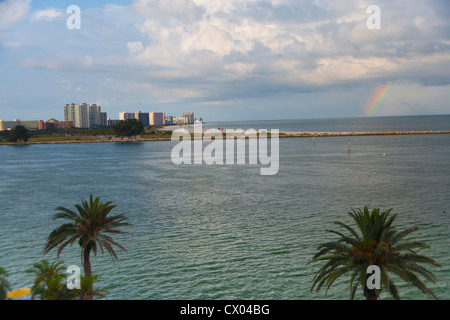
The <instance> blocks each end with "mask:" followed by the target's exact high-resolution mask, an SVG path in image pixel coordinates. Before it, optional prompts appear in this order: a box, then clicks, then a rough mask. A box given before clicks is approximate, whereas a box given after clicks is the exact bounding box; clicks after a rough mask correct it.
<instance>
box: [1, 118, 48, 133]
mask: <svg viewBox="0 0 450 320" xmlns="http://www.w3.org/2000/svg"><path fill="white" fill-rule="evenodd" d="M17 126H24V127H25V128H27V129H28V130H38V129H39V121H38V120H30V121H22V120H19V119H14V121H3V120H0V131H3V130H11V129H14V128H15V127H17Z"/></svg>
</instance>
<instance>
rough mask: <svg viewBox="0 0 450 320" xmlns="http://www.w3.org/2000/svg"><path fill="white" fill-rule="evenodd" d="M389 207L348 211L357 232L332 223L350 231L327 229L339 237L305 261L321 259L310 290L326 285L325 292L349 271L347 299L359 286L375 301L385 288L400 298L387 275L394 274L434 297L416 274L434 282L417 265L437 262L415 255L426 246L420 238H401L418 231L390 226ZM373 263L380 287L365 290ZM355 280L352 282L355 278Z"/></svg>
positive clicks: (352, 295) (393, 295)
mask: <svg viewBox="0 0 450 320" xmlns="http://www.w3.org/2000/svg"><path fill="white" fill-rule="evenodd" d="M391 211H392V209H389V210H386V211H384V212H381V213H380V209H379V208H376V209H373V210H372V212H370V211H369V209H368V208H367V207H364V209H363V210H361V209H358V210H355V209H353V208H352V212H349V213H348V214H349V215H350V217H351V218H352V219H353V221H354V222H355V224H356V226H357V228H358V230H359V232H357V231H355V229H354V228H352V227H351V226H349V225H347V224H345V223H342V222H340V221H336V222H334V223H335V224H337V225H339V226H341V227H343V228H344V229H346V231H348V232H349V233H350V234H348V235H345V234H343V233H341V232H338V231H334V230H326V231H327V232H330V233H333V234H336V235H338V236H339V238H338V239H337V240H334V241H330V242H326V243H324V244H322V245H320V246H319V247H318V248H317V250H318V252H317V253H316V254H315V255H314V256H313V258H312V259H311V261H310V262H308V264H309V263H313V262H322V261H323V262H325V264H324V265H323V266H322V267H321V268H320V269H319V270H318V271H317V273H316V275H315V277H314V279H313V285H312V287H311V291H312V290H314V288H316V291H317V292H318V291H319V290H320V288H321V287H323V286H326V287H327V289H326V291H327V292H328V289H329V288H330V286H331V285H332V284H333V283H334V281H335V280H336V279H337V278H339V277H340V276H342V275H344V274H347V273H350V274H351V277H350V298H351V299H353V298H354V296H355V292H356V290H357V288H358V287H359V286H361V287H362V289H363V292H364V295H365V297H366V299H368V300H376V299H379V297H380V291H381V289H383V288H384V289H386V290H387V291H389V293H390V294H391V295H392V297H393V298H395V299H400V295H399V292H398V290H397V287H396V286H395V284H394V282H393V280H392V278H391V276H390V274H394V275H396V276H398V277H400V279H402V280H403V281H405V282H406V283H407V284H410V285H414V286H416V287H417V288H419V289H420V290H421V291H422V292H424V293H426V294H427V295H428V296H430V297H433V298H435V299H437V297H436V295H435V294H434V293H433V292H432V291H431V290H430V289H429V288H428V287H427V286H426V285H425V284H424V282H423V281H422V280H421V279H420V278H419V276H422V277H424V278H425V279H426V280H429V281H431V282H433V283H434V282H435V281H436V278H435V276H434V275H433V273H432V272H430V271H429V270H427V269H425V268H424V267H423V266H421V265H420V264H426V265H432V266H436V267H441V265H440V264H439V263H437V262H436V261H434V260H433V259H431V258H428V257H426V256H424V255H421V254H418V253H417V252H416V251H415V249H419V248H429V246H428V245H427V244H426V243H424V242H421V241H411V240H406V239H405V237H406V236H408V235H410V234H411V233H413V232H415V231H417V230H418V228H417V227H412V228H409V229H406V230H404V231H400V232H398V231H397V230H396V229H395V227H394V226H393V225H392V224H393V222H394V220H395V218H396V216H397V215H396V214H394V215H391V216H389V215H390V213H391ZM370 265H376V266H378V267H379V268H380V273H381V289H380V290H377V289H369V288H368V287H367V285H366V281H367V277H368V275H367V268H368V267H369V266H370ZM355 280H356V281H355Z"/></svg>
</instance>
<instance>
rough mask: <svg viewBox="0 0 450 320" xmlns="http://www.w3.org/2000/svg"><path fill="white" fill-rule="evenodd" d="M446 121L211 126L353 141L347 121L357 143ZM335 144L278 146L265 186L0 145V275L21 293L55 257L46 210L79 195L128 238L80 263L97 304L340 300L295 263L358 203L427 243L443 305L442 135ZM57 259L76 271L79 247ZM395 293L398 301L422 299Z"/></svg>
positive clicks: (123, 147) (149, 159) (120, 148)
mask: <svg viewBox="0 0 450 320" xmlns="http://www.w3.org/2000/svg"><path fill="white" fill-rule="evenodd" d="M411 118H414V119H413V120H411ZM448 120H449V117H448V116H431V117H422V119H420V117H397V118H396V123H397V124H396V125H395V124H392V122H391V121H386V119H384V118H378V120H377V119H374V118H361V119H360V120H358V119H356V120H355V119H351V120H349V119H347V120H345V119H334V120H331V119H328V120H326V121H325V120H324V121H325V122H328V124H327V125H326V126H325V124H324V123H321V121H319V124H317V121H318V120H310V121H309V120H297V123H295V122H296V121H295V120H289V124H286V121H279V122H278V123H277V122H276V121H271V122H260V121H258V122H257V124H256V122H249V123H247V124H246V126H244V125H243V124H242V123H227V124H224V123H221V125H220V127H224V128H226V127H234V128H239V127H245V128H255V129H258V128H266V129H271V128H278V129H280V130H287V129H291V130H292V131H355V130H356V129H355V130H349V125H348V123H349V121H356V122H355V123H356V124H355V126H354V128H357V127H360V128H363V129H364V131H368V130H369V129H370V130H375V131H376V130H379V131H383V130H385V131H391V130H394V131H395V130H397V129H398V130H403V129H404V130H408V131H409V130H448V127H449V125H448V124H449V123H450V122H449V121H448ZM358 121H360V122H361V123H359V124H358ZM368 123H370V126H369V125H368ZM216 124H218V123H216ZM216 124H214V125H216ZM208 125H209V124H208ZM211 126H212V124H211ZM218 126H219V125H218ZM304 128H308V129H304ZM409 128H411V129H409ZM425 128H427V129H425ZM430 128H431V129H430ZM433 128H435V129H433ZM437 128H439V129H437ZM324 129H325V130H324ZM356 131H357V130H356ZM348 141H349V138H348V137H329V138H316V139H315V143H313V142H312V140H311V139H308V138H293V139H280V167H279V171H278V174H276V175H274V176H261V175H260V174H259V173H260V172H259V169H260V167H261V166H260V165H248V164H246V165H206V164H202V165H178V166H177V165H175V164H173V163H172V161H171V158H170V153H171V150H172V148H173V147H174V145H175V144H176V143H175V142H137V143H93V144H70V145H67V144H57V145H26V146H0V176H1V177H2V178H1V180H0V204H1V207H0V217H1V220H0V221H1V222H0V266H2V267H3V268H5V269H6V270H7V271H8V273H9V276H8V280H9V281H10V282H11V284H12V286H13V288H19V287H31V285H32V281H33V278H32V275H30V274H27V273H25V270H26V269H29V268H31V267H32V264H33V263H35V262H38V261H40V260H42V259H48V260H51V261H53V260H55V259H56V253H55V252H51V253H49V254H47V255H43V253H42V251H43V248H44V245H45V241H46V237H47V236H48V234H49V233H50V232H51V231H52V230H53V229H54V228H56V227H57V226H58V225H59V222H58V221H53V220H52V216H53V214H54V213H55V211H54V209H55V208H56V207H57V206H65V207H72V206H73V205H74V204H76V203H79V202H80V197H88V196H89V194H91V193H93V194H94V195H95V196H99V197H100V198H101V199H102V200H103V201H113V202H114V203H115V204H117V205H118V207H117V208H116V209H115V210H114V211H115V212H116V213H121V212H127V215H128V216H129V217H130V222H131V223H133V225H134V226H133V227H132V228H130V229H129V230H127V231H130V232H132V233H133V236H125V235H120V236H115V239H116V240H117V241H118V242H119V243H121V244H122V245H123V246H124V247H125V248H126V249H127V252H123V251H118V256H119V260H118V261H115V262H114V261H113V260H112V259H111V257H110V256H109V255H108V254H103V255H102V254H98V255H97V256H96V257H93V258H92V268H93V273H94V274H97V275H99V277H100V278H99V280H98V282H97V283H96V285H97V286H99V287H101V288H103V289H106V290H108V293H107V295H106V299H139V300H143V299H151V300H162V299H286V300H291V299H292V300H294V299H295V300H297V299H298V300H301V299H348V297H349V288H348V278H345V277H343V278H342V279H340V280H339V281H337V282H336V283H335V285H334V286H333V288H332V289H330V291H329V292H328V295H327V296H325V294H324V291H321V292H319V293H315V292H311V291H310V288H311V285H312V279H313V276H314V273H315V271H316V270H317V268H318V266H317V265H306V263H307V262H308V261H309V260H310V259H311V257H312V256H313V254H314V253H315V252H316V248H317V246H318V245H319V244H321V243H322V242H324V241H326V240H328V239H330V240H331V238H330V234H328V233H326V232H325V229H330V228H335V226H334V225H333V221H334V220H342V221H346V222H349V223H350V220H349V217H348V216H347V212H348V211H350V210H351V208H352V207H353V208H360V207H363V206H366V205H367V206H369V207H371V208H372V207H380V208H381V209H388V208H393V213H397V214H398V217H397V220H396V225H397V227H398V228H399V229H404V228H407V227H410V226H418V227H419V228H420V229H419V231H418V232H416V233H415V234H414V237H415V239H418V240H423V241H426V242H427V243H428V244H430V245H431V249H427V250H424V251H423V253H424V254H426V255H428V256H430V257H432V258H433V259H435V260H437V261H438V262H440V263H441V264H442V266H443V268H441V269H432V268H431V269H432V271H433V272H434V273H435V275H436V277H437V279H438V281H437V283H436V284H430V283H428V282H427V284H428V285H429V286H430V288H432V289H433V291H434V292H435V293H436V295H437V296H438V297H439V298H440V299H449V298H450V291H449V289H448V286H449V285H450V261H449V260H450V255H449V253H448V247H449V245H450V241H449V226H450V214H449V213H450V179H449V177H450V166H449V160H450V148H449V147H450V135H426V136H425V135H424V136H422V135H408V136H373V137H351V139H350V141H351V152H350V153H349V152H348V150H347V144H348ZM383 154H385V156H383ZM114 211H113V212H114ZM61 260H63V261H64V264H65V265H67V266H68V265H72V264H76V265H80V252H79V248H77V247H73V248H67V249H65V250H64V252H63V254H62V256H61ZM397 284H398V285H399V287H400V289H399V290H400V292H401V295H402V297H403V298H404V299H426V296H425V295H424V294H422V293H421V292H420V291H418V290H417V289H415V288H412V287H411V288H410V287H408V286H406V285H404V284H402V283H401V282H400V281H398V282H397ZM358 298H362V293H361V292H359V296H358ZM383 298H389V297H388V296H383Z"/></svg>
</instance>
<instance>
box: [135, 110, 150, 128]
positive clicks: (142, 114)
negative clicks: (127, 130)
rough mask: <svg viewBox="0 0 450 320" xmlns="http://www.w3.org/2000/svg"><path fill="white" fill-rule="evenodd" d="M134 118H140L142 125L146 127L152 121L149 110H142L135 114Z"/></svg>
mask: <svg viewBox="0 0 450 320" xmlns="http://www.w3.org/2000/svg"><path fill="white" fill-rule="evenodd" d="M134 118H135V119H137V120H139V121H140V122H141V123H142V125H143V126H144V128H145V127H148V125H149V123H150V116H149V113H148V112H141V111H140V110H139V111H138V112H136V113H135V114H134Z"/></svg>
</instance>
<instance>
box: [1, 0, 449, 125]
mask: <svg viewBox="0 0 450 320" xmlns="http://www.w3.org/2000/svg"><path fill="white" fill-rule="evenodd" d="M71 5H76V6H78V7H79V8H80V29H69V28H68V27H67V21H68V20H70V21H72V20H71V19H72V18H73V17H72V14H73V12H69V13H68V12H67V9H68V7H69V6H71ZM370 5H376V6H378V8H379V9H380V11H379V20H373V19H372V18H374V17H375V18H377V17H376V16H373V14H375V12H373V11H369V12H368V11H367V9H368V7H369V6H370ZM368 20H369V22H374V21H379V22H380V29H373V28H369V27H368ZM449 21H450V1H448V0H417V1H399V0H389V1H384V0H383V1H382V0H370V1H363V0H348V1H334V0H309V1H307V0H264V1H260V0H220V1H219V0H159V1H156V0H122V1H108V0H106V1H97V0H91V1H77V0H70V1H66V0H54V1H50V0H39V1H38V0H3V1H1V0H0V119H3V120H12V119H21V120H48V119H50V118H56V119H59V120H64V119H63V106H64V105H65V104H67V103H88V104H91V103H96V104H97V105H100V106H101V107H102V111H103V112H107V113H108V117H109V118H111V119H118V117H119V112H122V111H127V112H136V111H138V110H141V111H143V112H152V111H163V112H165V113H166V115H172V116H181V114H182V113H183V112H185V111H188V110H190V111H193V112H194V113H195V116H196V117H202V118H203V120H204V121H207V122H208V121H211V122H214V121H245V120H272V119H280V120H281V119H308V118H340V117H364V116H402V115H425V114H427V115H428V114H450V103H449V101H450V72H449V70H450V22H449ZM369 24H370V23H369Z"/></svg>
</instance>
